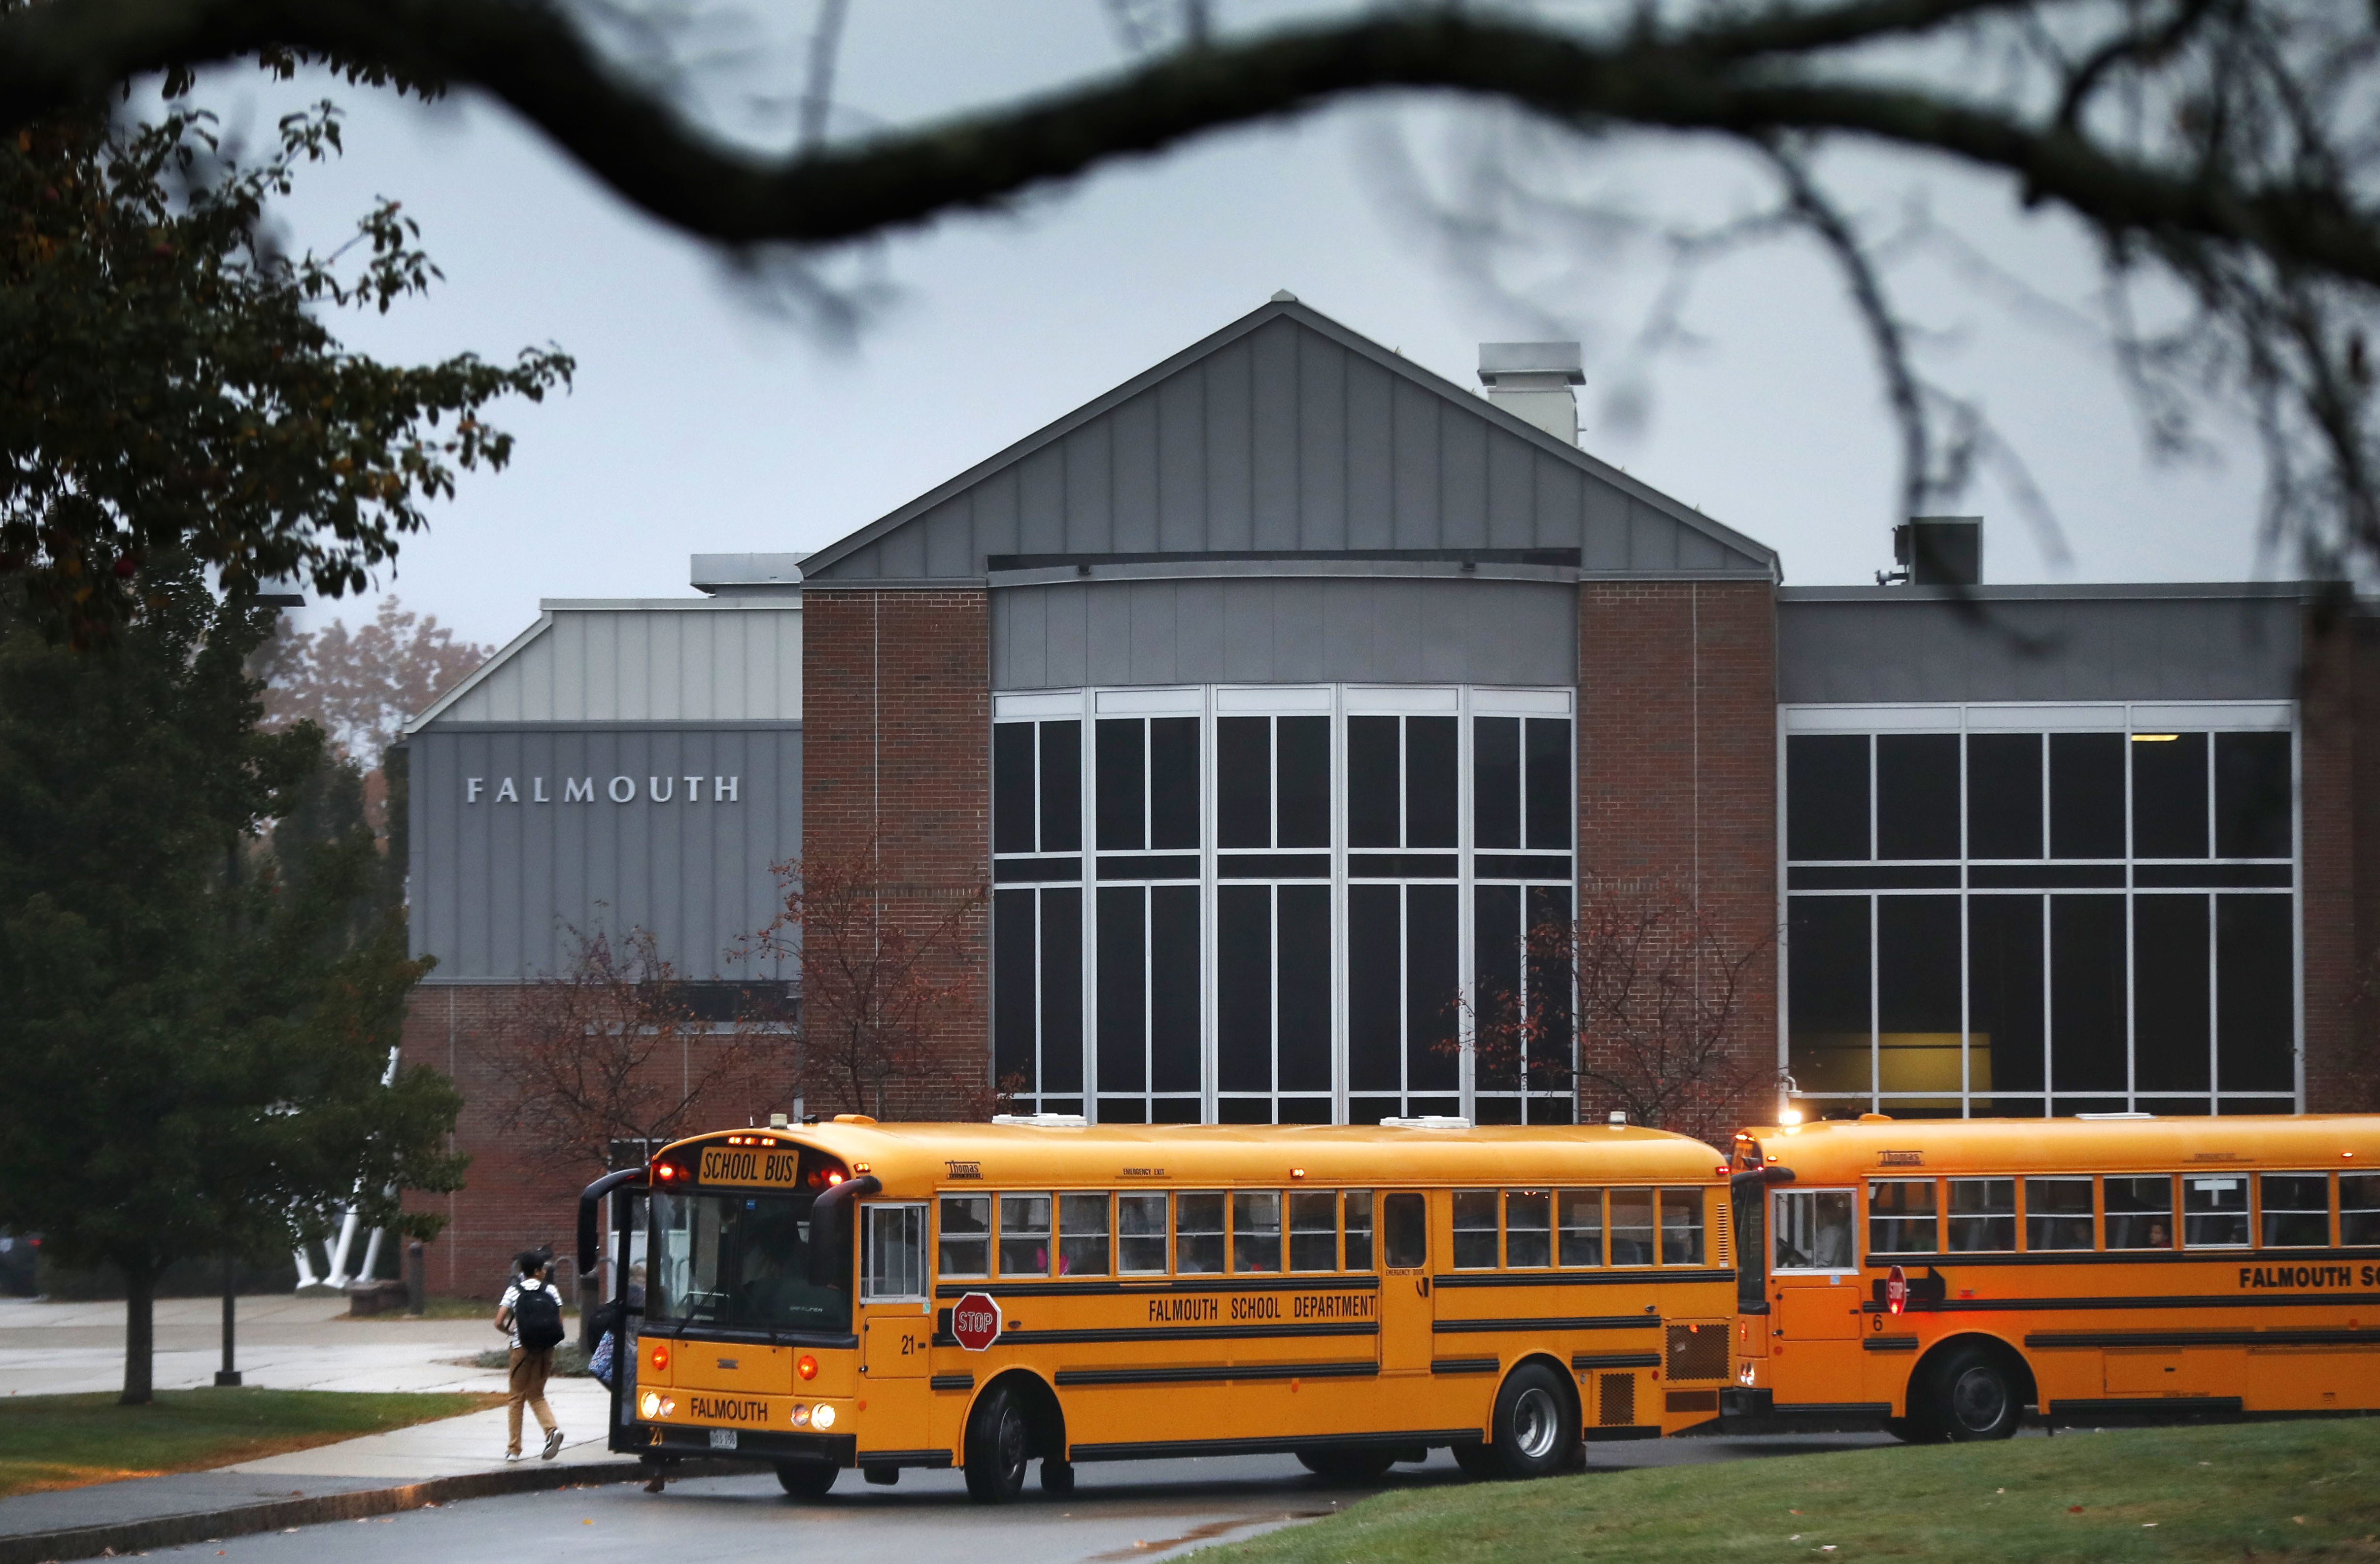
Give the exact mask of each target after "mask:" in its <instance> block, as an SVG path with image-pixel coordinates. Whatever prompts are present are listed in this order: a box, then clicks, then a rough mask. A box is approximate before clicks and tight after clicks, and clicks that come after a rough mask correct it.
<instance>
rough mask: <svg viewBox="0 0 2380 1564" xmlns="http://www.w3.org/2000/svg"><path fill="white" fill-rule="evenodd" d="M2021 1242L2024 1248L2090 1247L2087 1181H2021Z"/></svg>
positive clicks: (2092, 1244) (2089, 1200)
mask: <svg viewBox="0 0 2380 1564" xmlns="http://www.w3.org/2000/svg"><path fill="white" fill-rule="evenodd" d="M2024 1246H2025V1247H2026V1248H2027V1249H2092V1248H2095V1247H2097V1245H2095V1243H2092V1242H2091V1181H2090V1180H2089V1179H2069V1178H2051V1179H2027V1180H2025V1181H2024Z"/></svg>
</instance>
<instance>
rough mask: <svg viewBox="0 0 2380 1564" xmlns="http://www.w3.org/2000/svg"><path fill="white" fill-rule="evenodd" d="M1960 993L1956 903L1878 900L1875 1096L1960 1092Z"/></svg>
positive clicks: (1933, 898)
mask: <svg viewBox="0 0 2380 1564" xmlns="http://www.w3.org/2000/svg"><path fill="white" fill-rule="evenodd" d="M1959 987H1960V984H1959V898H1957V897H1956V896H1879V897H1877V898H1876V1030H1877V1032H1878V1033H1879V1034H1880V1035H1879V1037H1877V1040H1876V1042H1877V1047H1876V1089H1877V1090H1879V1091H1888V1092H1946V1093H1955V1092H1957V1091H1958V1090H1959V1089H1960V1078H1959V1070H1960V1057H1959V1056H1960V1050H1961V1047H1962V1045H1963V1043H1964V1037H1963V1035H1962V1034H1961V1031H1960V1015H1959ZM1795 1079H1796V1080H1797V1081H1799V1080H1800V1077H1799V1076H1798V1075H1797V1076H1795ZM1802 1084H1803V1086H1804V1087H1805V1088H1806V1087H1807V1085H1808V1083H1807V1082H1803V1083H1802Z"/></svg>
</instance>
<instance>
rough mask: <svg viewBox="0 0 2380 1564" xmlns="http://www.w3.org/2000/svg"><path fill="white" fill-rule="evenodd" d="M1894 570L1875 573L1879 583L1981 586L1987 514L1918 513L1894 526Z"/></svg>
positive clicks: (1883, 584)
mask: <svg viewBox="0 0 2380 1564" xmlns="http://www.w3.org/2000/svg"><path fill="white" fill-rule="evenodd" d="M1892 563H1893V564H1894V566H1895V568H1894V569H1891V570H1879V571H1877V572H1876V585H1877V586H1879V587H1980V586H1982V585H1983V584H1984V518H1983V517H1982V516H1979V515H1917V516H1911V517H1910V518H1909V519H1908V520H1907V521H1905V522H1903V523H1901V524H1900V526H1899V527H1894V528H1893V529H1892Z"/></svg>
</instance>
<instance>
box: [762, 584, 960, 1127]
mask: <svg viewBox="0 0 2380 1564" xmlns="http://www.w3.org/2000/svg"><path fill="white" fill-rule="evenodd" d="M803 610H804V624H803V630H802V639H803V645H802V658H803V673H802V684H803V690H802V698H803V722H804V734H805V742H804V745H803V763H802V836H803V843H802V852H803V855H804V856H805V857H807V858H809V859H811V860H812V861H820V860H841V861H844V862H846V863H848V862H852V861H855V860H856V859H858V858H861V857H864V856H865V855H866V854H867V853H868V849H869V844H870V843H876V846H877V851H878V852H879V853H880V855H881V863H882V869H881V875H882V883H883V884H884V886H885V889H886V894H885V897H884V902H883V909H884V910H883V915H884V916H885V917H886V918H888V919H892V920H895V921H898V922H900V923H903V924H905V926H907V927H910V928H911V929H912V930H913V932H914V933H916V934H917V936H919V937H921V938H922V937H923V936H924V934H925V933H926V931H928V930H930V929H932V928H934V927H937V926H939V925H941V924H942V923H943V922H944V921H945V919H947V917H948V916H949V915H950V911H951V908H952V905H953V902H956V901H963V900H965V898H967V897H969V896H971V895H979V893H980V892H981V891H982V890H983V889H984V887H985V884H986V881H987V879H988V876H989V867H990V862H991V770H990V767H991V758H990V757H991V740H990V726H991V617H990V595H989V593H987V592H986V591H985V590H984V589H983V588H979V587H978V588H944V589H938V590H930V591H928V590H918V591H834V590H832V589H829V588H817V587H814V588H810V589H808V590H807V592H806V593H805V594H804V598H803ZM989 952H990V920H989V915H988V910H987V904H986V903H982V902H981V901H978V902H977V905H976V907H975V909H974V910H973V911H972V912H971V913H970V914H969V915H967V916H966V917H965V919H964V920H963V922H962V923H961V925H960V927H959V928H958V930H957V938H956V939H955V940H953V941H946V942H944V943H943V944H942V945H941V947H940V948H939V951H938V957H937V959H936V960H935V961H934V962H932V964H931V977H932V980H933V981H935V982H936V983H938V984H948V985H951V986H953V988H955V989H956V990H957V999H956V1000H955V1001H954V1002H953V1004H952V1005H951V1006H950V1007H949V1008H948V1010H947V1011H946V1014H947V1015H948V1018H949V1019H948V1021H947V1023H946V1024H945V1025H944V1027H943V1036H942V1037H941V1039H940V1041H939V1046H938V1047H937V1048H936V1049H935V1053H934V1061H933V1062H932V1064H931V1065H929V1067H928V1068H927V1069H926V1070H924V1071H923V1072H921V1073H918V1074H917V1075H916V1076H915V1077H913V1078H909V1079H906V1080H905V1081H904V1082H903V1083H902V1084H901V1085H900V1088H899V1089H898V1090H897V1091H896V1092H895V1094H894V1097H893V1099H892V1101H891V1102H889V1103H888V1104H887V1105H886V1106H887V1109H888V1110H889V1111H890V1113H891V1114H892V1116H893V1117H897V1118H905V1119H917V1118H947V1117H953V1116H966V1117H979V1116H980V1115H981V1114H982V1113H983V1112H984V1111H986V1109H987V1106H988V1092H989V1086H990V1080H989V1076H990V1058H991V1054H990V984H989V982H988V979H987V973H988V959H989ZM815 988H817V986H816V985H808V986H806V990H807V991H809V993H810V997H808V998H807V999H806V1000H805V1002H806V1003H807V1004H808V1005H809V1006H810V1009H809V1012H808V1016H807V1021H808V1024H810V1025H811V1026H812V1027H814V1028H817V1027H824V1026H829V1025H832V1024H833V1023H834V1021H835V1019H836V1018H835V1017H834V1016H832V1014H828V1013H822V1012H821V1011H820V1008H819V1000H817V998H816V996H815V992H814V990H815ZM814 1089H815V1088H814ZM809 1106H810V1108H811V1109H812V1110H813V1111H822V1110H833V1109H862V1110H868V1111H872V1110H873V1108H874V1105H873V1104H857V1103H827V1102H822V1101H813V1102H811V1104H810V1105H809Z"/></svg>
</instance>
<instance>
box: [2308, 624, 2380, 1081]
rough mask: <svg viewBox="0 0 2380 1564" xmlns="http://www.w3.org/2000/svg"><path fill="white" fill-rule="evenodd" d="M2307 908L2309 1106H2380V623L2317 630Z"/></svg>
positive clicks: (2311, 635)
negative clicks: (2379, 1024)
mask: <svg viewBox="0 0 2380 1564" xmlns="http://www.w3.org/2000/svg"><path fill="white" fill-rule="evenodd" d="M2306 645H2307V657H2306V670H2305V687H2304V705H2303V736H2302V740H2301V751H2300V757H2299V761H2300V767H2301V774H2300V789H2301V791H2300V821H2301V830H2302V831H2303V833H2304V834H2303V840H2302V842H2301V853H2302V855H2303V861H2304V869H2303V881H2302V898H2301V902H2300V904H2299V917H2300V927H2301V929H2302V930H2303V940H2304V944H2303V959H2304V976H2305V1085H2306V1099H2305V1105H2306V1109H2307V1111H2309V1112H2313V1113H2326V1112H2329V1113H2335V1112H2355V1111H2371V1110H2373V1109H2380V1038H2375V1037H2374V1024H2375V1021H2380V1017H2375V1015H2374V1013H2373V1012H2372V1010H2371V1008H2370V1007H2369V1006H2368V1005H2359V1003H2358V999H2357V995H2358V990H2359V988H2361V986H2362V982H2363V980H2364V977H2365V976H2366V975H2367V974H2370V973H2372V972H2373V971H2374V965H2373V964H2374V956H2375V947H2380V728H2375V727H2374V723H2375V722H2380V625H2375V624H2374V623H2373V622H2372V621H2370V620H2363V619H2347V620H2341V621H2336V622H2325V620H2323V619H2322V618H2320V617H2319V616H2318V615H2310V616H2309V619H2308V624H2307V635H2306Z"/></svg>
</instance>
